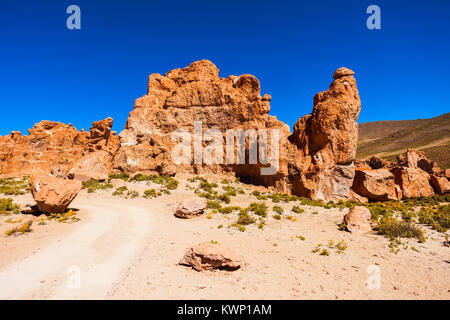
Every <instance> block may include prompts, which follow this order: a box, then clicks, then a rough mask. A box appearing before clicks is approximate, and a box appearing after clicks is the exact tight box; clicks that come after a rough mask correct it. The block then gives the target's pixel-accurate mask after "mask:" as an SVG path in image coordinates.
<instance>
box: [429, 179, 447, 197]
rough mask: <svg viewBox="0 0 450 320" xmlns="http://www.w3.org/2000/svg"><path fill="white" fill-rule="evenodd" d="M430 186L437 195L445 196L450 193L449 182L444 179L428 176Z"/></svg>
mask: <svg viewBox="0 0 450 320" xmlns="http://www.w3.org/2000/svg"><path fill="white" fill-rule="evenodd" d="M430 184H431V186H432V187H433V189H434V191H435V192H436V193H437V194H441V195H442V194H446V193H449V192H450V182H449V181H448V179H447V178H446V177H438V176H435V175H430Z"/></svg>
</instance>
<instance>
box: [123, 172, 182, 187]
mask: <svg viewBox="0 0 450 320" xmlns="http://www.w3.org/2000/svg"><path fill="white" fill-rule="evenodd" d="M130 181H151V182H153V183H156V184H160V185H162V186H163V187H164V188H166V189H167V190H175V189H177V188H178V184H179V182H178V180H176V179H174V178H173V177H170V176H166V175H162V176H159V175H155V174H150V175H144V174H140V173H138V174H137V175H135V176H133V177H132V178H131V179H130Z"/></svg>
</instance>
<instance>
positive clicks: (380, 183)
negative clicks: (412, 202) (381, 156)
mask: <svg viewBox="0 0 450 320" xmlns="http://www.w3.org/2000/svg"><path fill="white" fill-rule="evenodd" d="M352 189H353V190H354V191H355V192H356V193H357V194H359V195H361V196H363V197H366V198H367V199H369V200H370V201H386V200H400V199H401V198H402V196H401V192H399V190H398V189H397V188H396V185H395V181H394V175H393V174H392V173H391V172H389V170H387V169H375V170H361V169H358V170H356V172H355V179H354V181H353V186H352Z"/></svg>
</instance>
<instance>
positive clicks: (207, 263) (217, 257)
mask: <svg viewBox="0 0 450 320" xmlns="http://www.w3.org/2000/svg"><path fill="white" fill-rule="evenodd" d="M180 264H182V265H186V266H191V267H192V268H194V269H195V270H197V271H203V270H212V269H226V270H236V269H239V268H240V267H241V265H242V264H243V259H242V257H241V256H239V255H238V254H237V253H235V252H234V251H233V250H231V249H228V248H226V247H224V246H222V245H220V244H213V243H203V244H198V245H196V246H193V247H191V248H189V249H188V250H187V251H186V253H185V254H184V257H183V258H182V259H181V260H180Z"/></svg>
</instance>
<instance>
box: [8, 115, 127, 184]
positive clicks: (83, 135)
mask: <svg viewBox="0 0 450 320" xmlns="http://www.w3.org/2000/svg"><path fill="white" fill-rule="evenodd" d="M111 126H112V119H111V118H108V119H105V120H102V121H98V122H94V124H93V127H92V128H91V130H90V131H89V132H84V131H81V132H80V131H78V130H77V129H75V128H74V127H73V126H72V125H71V124H68V125H66V124H63V123H60V122H53V121H41V122H39V123H37V124H35V126H34V127H33V128H31V129H29V130H28V132H29V135H27V136H22V135H21V133H20V132H15V131H13V132H11V134H9V135H7V136H3V137H0V176H3V177H22V176H29V175H31V174H33V173H54V174H55V175H57V176H65V175H66V174H67V173H68V171H69V170H70V169H71V168H72V167H73V166H74V164H75V163H76V162H77V161H79V160H80V159H81V158H82V157H83V156H85V155H87V154H88V153H89V152H92V151H97V150H103V151H105V152H107V153H108V155H109V157H110V159H109V161H111V159H112V156H113V155H114V154H115V153H116V151H117V149H118V147H119V138H118V137H117V136H115V135H114V134H113V133H112V132H111ZM106 166H107V167H111V164H110V163H109V164H106Z"/></svg>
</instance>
